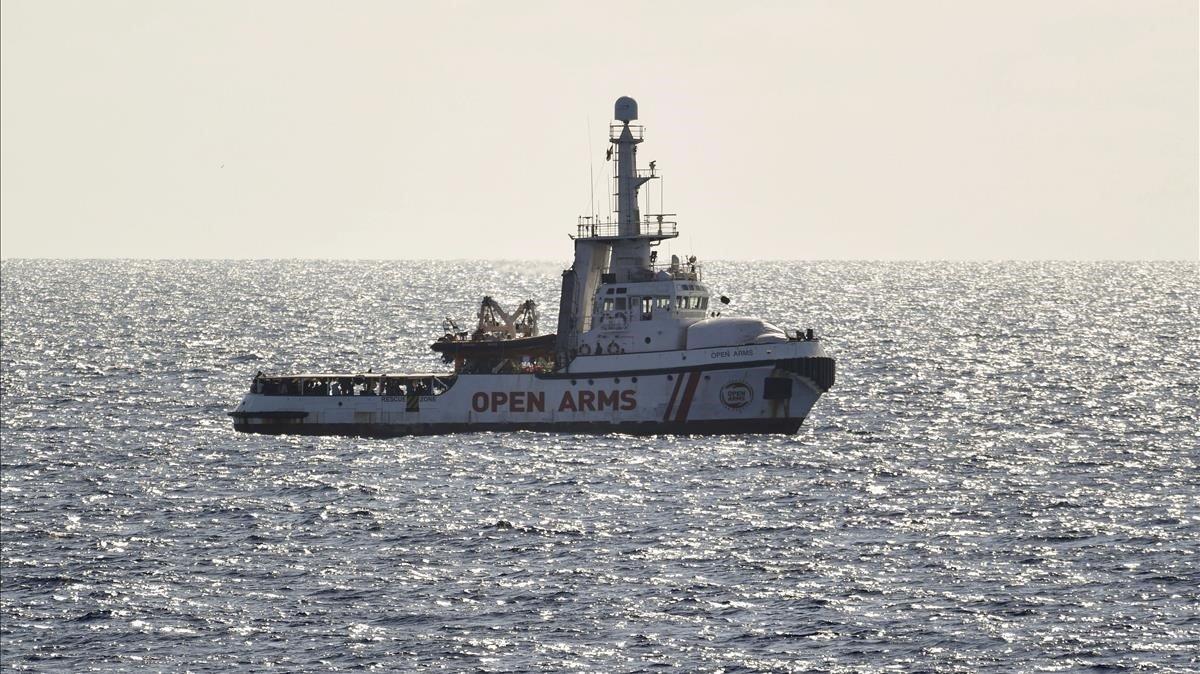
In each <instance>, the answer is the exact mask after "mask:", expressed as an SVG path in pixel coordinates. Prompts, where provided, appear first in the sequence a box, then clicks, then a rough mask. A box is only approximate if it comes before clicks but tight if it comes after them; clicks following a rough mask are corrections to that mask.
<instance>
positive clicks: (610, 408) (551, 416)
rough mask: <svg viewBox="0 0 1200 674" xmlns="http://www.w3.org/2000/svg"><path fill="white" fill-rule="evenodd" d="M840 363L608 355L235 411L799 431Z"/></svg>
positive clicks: (783, 354)
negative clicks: (547, 369) (416, 391)
mask: <svg viewBox="0 0 1200 674" xmlns="http://www.w3.org/2000/svg"><path fill="white" fill-rule="evenodd" d="M833 367H834V366H833V360H832V359H830V358H828V357H827V356H826V355H825V353H824V351H823V350H822V349H821V346H820V344H819V342H816V341H790V342H786V343H776V344H766V345H762V344H759V345H749V346H731V347H721V348H711V349H695V350H681V351H670V352H658V353H636V354H620V355H605V356H593V357H586V358H577V359H576V360H575V361H574V362H573V363H572V364H571V366H570V367H569V368H568V369H567V370H566V371H562V372H555V373H541V374H459V375H446V376H445V377H444V379H445V381H446V382H447V384H448V388H446V389H445V390H444V391H443V392H441V393H440V394H439V395H269V394H263V393H249V394H247V395H246V396H245V398H244V399H243V400H242V402H241V404H240V405H238V407H237V409H236V410H235V411H234V412H232V413H231V416H233V417H234V424H235V427H236V428H237V429H238V430H240V431H245V432H252V433H271V434H281V433H286V434H304V435H363V436H401V435H432V434H443V433H459V432H483V431H516V430H530V431H553V432H569V433H632V434H660V433H697V434H707V433H794V432H796V431H797V430H798V429H799V428H800V424H801V422H803V420H804V418H805V416H807V414H808V412H809V410H810V409H811V408H812V406H813V404H814V403H815V402H816V401H817V398H818V397H819V396H820V395H821V393H823V392H824V391H825V390H827V389H828V388H829V387H830V386H831V385H832V383H833V376H834V372H833ZM374 376H376V377H378V376H380V375H374ZM384 376H385V377H386V376H387V375H384ZM401 376H402V375H395V377H401Z"/></svg>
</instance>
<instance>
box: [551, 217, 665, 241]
mask: <svg viewBox="0 0 1200 674" xmlns="http://www.w3.org/2000/svg"><path fill="white" fill-rule="evenodd" d="M673 216H674V213H663V214H661V215H659V214H655V215H647V216H645V217H643V218H642V221H641V222H639V223H638V233H637V236H651V237H662V238H664V239H669V238H674V237H677V236H679V229H678V227H679V224H678V223H677V222H676V221H674V220H667V219H665V218H667V217H673ZM575 229H576V236H575V238H577V239H612V238H617V237H619V236H622V234H621V223H619V222H616V221H615V220H596V219H594V218H590V217H588V216H586V215H583V216H580V217H579V222H578V223H577V224H576V226H575Z"/></svg>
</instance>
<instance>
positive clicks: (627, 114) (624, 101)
mask: <svg viewBox="0 0 1200 674" xmlns="http://www.w3.org/2000/svg"><path fill="white" fill-rule="evenodd" d="M614 107H615V110H616V111H615V112H614V113H613V117H614V118H616V119H619V120H621V121H622V122H632V121H633V120H635V119H637V118H638V117H637V101H635V100H633V99H632V98H630V97H628V96H622V97H620V98H618V99H617V104H616V106H614Z"/></svg>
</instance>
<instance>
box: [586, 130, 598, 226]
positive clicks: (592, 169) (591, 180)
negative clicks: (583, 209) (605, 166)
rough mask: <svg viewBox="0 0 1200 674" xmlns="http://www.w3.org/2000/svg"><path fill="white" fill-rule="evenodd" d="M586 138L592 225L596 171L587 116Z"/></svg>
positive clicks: (593, 220) (589, 204)
mask: <svg viewBox="0 0 1200 674" xmlns="http://www.w3.org/2000/svg"><path fill="white" fill-rule="evenodd" d="M587 138H588V188H589V189H590V190H591V192H590V193H589V194H588V210H589V211H591V212H592V224H595V223H596V175H595V173H596V170H595V167H594V166H593V165H592V161H593V160H592V116H591V115H588V116H587Z"/></svg>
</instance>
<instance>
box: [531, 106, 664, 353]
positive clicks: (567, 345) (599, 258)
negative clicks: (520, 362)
mask: <svg viewBox="0 0 1200 674" xmlns="http://www.w3.org/2000/svg"><path fill="white" fill-rule="evenodd" d="M613 109H614V113H613V117H614V118H615V119H616V122H615V123H613V124H610V125H609V134H608V136H609V137H608V140H609V142H610V143H612V145H613V147H612V148H611V149H610V152H613V153H615V154H616V155H617V161H616V164H617V172H616V176H615V177H614V182H615V183H616V192H615V193H614V194H613V196H614V197H616V216H617V217H616V221H615V222H614V221H611V220H609V221H604V222H598V221H597V220H596V219H595V218H592V217H590V216H585V217H581V218H579V222H578V225H577V227H578V231H577V235H576V236H573V237H571V238H572V239H574V240H575V262H574V264H572V265H571V268H570V269H567V270H566V271H564V272H563V281H562V293H561V296H560V298H559V309H558V333H557V334H558V338H557V343H556V346H555V353H556V357H557V360H558V365H559V367H564V366H565V365H566V363H568V362H570V360H571V358H573V357H574V353H575V348H576V345H577V342H578V338H579V335H580V334H581V333H583V332H584V331H586V330H587V329H588V326H589V325H590V322H591V321H590V319H591V307H592V298H593V297H594V296H595V294H596V291H597V289H598V288H599V287H600V286H602V285H605V284H612V283H644V282H647V281H651V280H653V279H654V278H655V270H654V265H653V263H652V262H651V257H650V249H651V248H653V247H654V246H656V245H658V243H659V242H660V241H662V240H664V239H672V238H675V237H676V236H679V233H678V232H677V231H676V229H675V221H674V220H665V219H664V218H666V217H669V216H672V215H673V214H669V213H662V214H655V215H652V216H646V217H643V216H642V213H641V211H640V210H639V209H638V189H639V188H641V186H642V185H644V184H646V182H648V181H650V180H654V179H656V178H658V176H657V175H656V174H655V171H654V169H653V166H654V162H650V165H651V167H652V168H650V169H649V170H646V169H640V170H639V169H638V167H637V146H638V144H639V143H641V142H642V134H643V127H642V126H641V125H640V124H632V123H631V122H634V121H636V120H637V118H638V108H637V101H635V100H633V99H632V98H630V97H628V96H622V97H620V98H618V99H617V102H616V104H615V105H614V106H613Z"/></svg>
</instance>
